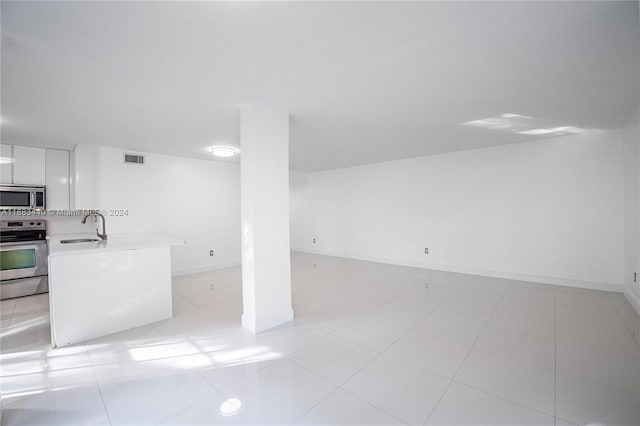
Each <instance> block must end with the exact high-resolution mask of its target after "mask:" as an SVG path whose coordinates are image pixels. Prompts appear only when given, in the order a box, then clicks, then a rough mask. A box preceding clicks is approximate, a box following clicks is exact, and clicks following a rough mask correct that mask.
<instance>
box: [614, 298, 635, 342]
mask: <svg viewBox="0 0 640 426" xmlns="http://www.w3.org/2000/svg"><path fill="white" fill-rule="evenodd" d="M607 297H608V298H609V302H610V303H611V304H612V305H613V309H614V310H615V311H616V313H617V314H618V316H619V317H620V320H621V321H622V323H623V324H624V326H625V328H626V329H627V331H628V332H629V333H631V337H632V338H633V340H634V341H635V342H636V345H637V346H638V347H639V348H640V336H636V334H635V331H634V330H632V329H631V328H629V325H628V324H627V322H626V321H625V320H624V317H623V316H622V313H621V312H620V311H619V310H618V307H617V306H616V304H615V303H613V300H611V295H610V294H609V293H607Z"/></svg>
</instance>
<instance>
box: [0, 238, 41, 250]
mask: <svg viewBox="0 0 640 426" xmlns="http://www.w3.org/2000/svg"><path fill="white" fill-rule="evenodd" d="M34 244H47V241H46V240H38V241H11V242H5V243H0V249H3V248H5V247H16V246H32V245H34Z"/></svg>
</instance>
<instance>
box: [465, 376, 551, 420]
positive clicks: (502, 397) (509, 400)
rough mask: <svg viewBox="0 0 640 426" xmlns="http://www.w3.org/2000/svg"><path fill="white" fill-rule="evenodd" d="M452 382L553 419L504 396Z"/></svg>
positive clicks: (540, 411) (536, 409)
mask: <svg viewBox="0 0 640 426" xmlns="http://www.w3.org/2000/svg"><path fill="white" fill-rule="evenodd" d="M452 382H453V383H455V384H458V385H461V386H465V387H468V388H469V389H473V390H475V391H478V392H482V393H484V394H487V395H491V396H492V397H494V398H498V399H501V400H503V401H506V402H510V403H511V404H514V405H517V406H519V407H522V408H526V409H527V410H531V411H535V412H536V413H539V414H544V415H545V416H549V417H555V416H554V415H553V414H550V413H547V412H545V411H542V410H540V409H539V408H534V407H531V406H529V405H526V404H523V403H522V402H518V401H514V400H512V399H509V398H506V397H504V396H500V395H496V394H495V393H492V392H489V391H487V390H485V389H481V388H479V387H476V386H473V385H470V384H468V383H463V382H459V381H457V380H455V379H454V380H452Z"/></svg>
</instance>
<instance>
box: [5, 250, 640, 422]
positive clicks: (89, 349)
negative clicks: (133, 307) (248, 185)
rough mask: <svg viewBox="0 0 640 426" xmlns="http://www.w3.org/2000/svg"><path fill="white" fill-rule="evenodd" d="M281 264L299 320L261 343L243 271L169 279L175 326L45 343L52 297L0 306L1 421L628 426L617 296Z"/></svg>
mask: <svg viewBox="0 0 640 426" xmlns="http://www.w3.org/2000/svg"><path fill="white" fill-rule="evenodd" d="M292 269H293V270H292V273H293V301H294V309H295V312H296V319H295V321H294V322H292V323H290V324H286V325H284V326H281V327H278V328H277V329H274V330H271V331H268V332H265V333H261V334H259V335H252V334H251V333H249V332H247V331H245V330H243V329H242V328H241V327H240V314H241V311H242V302H241V293H242V290H241V276H240V269H239V268H232V269H225V270H220V271H215V272H208V273H201V274H194V275H189V276H184V277H179V278H175V279H174V283H173V287H174V318H172V319H170V320H167V321H163V322H159V323H156V324H152V325H149V326H145V327H141V328H136V329H132V330H129V331H125V332H122V333H117V334H114V335H110V336H106V337H103V338H100V339H95V340H92V341H87V342H85V343H84V344H79V345H74V346H71V347H66V348H60V349H56V350H53V349H51V348H49V346H48V344H49V320H48V298H47V295H40V296H32V297H28V298H21V299H14V300H8V301H3V302H2V303H1V306H0V308H1V311H0V314H1V315H0V317H1V318H0V319H1V321H0V327H1V337H0V339H1V340H0V344H1V346H2V350H1V355H0V356H1V364H0V367H1V376H2V377H1V379H2V381H1V394H2V425H17V424H29V425H74V424H78V425H101V424H105V425H109V424H111V425H147V424H162V425H192V424H194V425H195V424H202V425H204V424H209V425H210V424H316V425H320V424H322V425H338V424H363V425H369V424H429V425H471V424H473V425H478V424H485V425H493V424H500V425H552V424H555V425H571V424H591V425H596V424H597V425H639V424H640V350H639V348H638V344H637V341H636V340H635V337H634V336H636V337H637V336H640V319H639V318H638V316H637V315H636V314H635V313H634V311H633V310H632V309H631V307H630V306H629V304H628V303H627V302H626V300H625V299H624V297H623V296H622V295H621V294H616V293H607V292H598V291H590V290H579V289H571V288H565V287H554V286H546V285H539V284H532V283H525V282H516V281H509V280H503V279H492V278H487V277H478V276H471V275H462V274H454V273H446V272H437V271H428V270H420V269H413V268H405V267H398V266H391V265H383V264H376V263H368V262H360V261H353V260H346V259H338V258H331V257H324V256H312V255H305V254H300V253H294V254H293V255H292ZM78 320H79V321H82V318H79V319H78ZM232 398H236V399H238V400H240V402H241V404H242V405H241V408H240V410H239V411H238V412H237V413H236V414H235V415H231V416H223V415H222V414H221V412H220V406H221V405H222V404H223V403H224V402H225V401H228V400H229V399H232Z"/></svg>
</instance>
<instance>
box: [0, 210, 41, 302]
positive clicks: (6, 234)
mask: <svg viewBox="0 0 640 426" xmlns="http://www.w3.org/2000/svg"><path fill="white" fill-rule="evenodd" d="M46 226H47V225H46V221H44V220H38V219H29V220H2V221H0V299H11V298H14V297H20V296H27V295H30V294H37V293H45V292H47V291H48V290H49V280H48V273H49V272H48V265H47V256H48V250H47V241H46V235H47V231H46Z"/></svg>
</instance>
